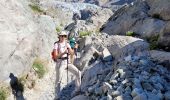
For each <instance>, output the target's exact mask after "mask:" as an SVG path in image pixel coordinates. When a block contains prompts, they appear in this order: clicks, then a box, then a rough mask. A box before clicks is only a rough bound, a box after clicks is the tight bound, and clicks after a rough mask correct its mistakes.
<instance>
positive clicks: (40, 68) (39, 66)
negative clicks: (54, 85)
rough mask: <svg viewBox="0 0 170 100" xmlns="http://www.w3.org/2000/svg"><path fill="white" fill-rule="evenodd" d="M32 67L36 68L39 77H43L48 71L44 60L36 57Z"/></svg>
mask: <svg viewBox="0 0 170 100" xmlns="http://www.w3.org/2000/svg"><path fill="white" fill-rule="evenodd" d="M32 67H33V69H34V70H35V72H36V73H37V74H38V77H39V78H43V76H44V75H45V73H46V68H45V64H44V61H43V60H41V59H39V58H37V59H35V61H34V63H33V66H32Z"/></svg>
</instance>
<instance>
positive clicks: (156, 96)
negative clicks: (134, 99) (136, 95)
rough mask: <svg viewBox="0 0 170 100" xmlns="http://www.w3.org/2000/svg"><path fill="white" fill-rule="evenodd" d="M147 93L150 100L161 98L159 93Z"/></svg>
mask: <svg viewBox="0 0 170 100" xmlns="http://www.w3.org/2000/svg"><path fill="white" fill-rule="evenodd" d="M146 95H147V97H148V100H161V99H160V98H159V96H158V95H156V94H153V93H151V92H147V93H146Z"/></svg>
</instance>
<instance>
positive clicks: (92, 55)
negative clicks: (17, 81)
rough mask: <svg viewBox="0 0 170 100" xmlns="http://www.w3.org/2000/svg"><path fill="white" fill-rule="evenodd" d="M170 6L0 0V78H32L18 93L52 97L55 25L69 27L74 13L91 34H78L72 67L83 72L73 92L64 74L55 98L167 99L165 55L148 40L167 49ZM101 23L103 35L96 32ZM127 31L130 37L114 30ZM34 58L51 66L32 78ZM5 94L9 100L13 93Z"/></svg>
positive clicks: (152, 1) (169, 79)
mask: <svg viewBox="0 0 170 100" xmlns="http://www.w3.org/2000/svg"><path fill="white" fill-rule="evenodd" d="M85 2H90V1H85ZM102 2H106V1H102ZM113 2H114V3H115V2H118V3H121V2H119V0H118V1H115V0H114V1H112V3H113ZM127 2H128V1H127ZM129 2H130V1H129ZM37 7H38V8H37ZM168 7H169V2H168V1H167V0H138V1H137V2H135V3H132V4H130V5H128V6H124V7H123V8H121V9H120V10H118V11H116V12H115V13H114V14H113V12H112V11H111V10H108V9H105V8H101V7H99V6H96V5H91V4H84V3H80V2H79V3H68V2H67V3H66V2H60V1H55V0H41V1H39V0H29V1H24V0H13V1H9V2H6V1H5V0H2V1H1V2H0V12H1V15H0V35H1V37H0V41H1V42H0V44H1V45H2V46H1V49H0V51H1V53H0V69H1V70H0V73H1V74H0V82H1V83H2V82H4V83H6V84H9V78H8V77H9V73H13V74H14V75H16V76H17V77H20V76H22V75H25V74H27V76H28V78H27V79H28V80H27V81H28V83H30V82H29V81H35V84H34V85H35V86H34V87H31V88H29V86H28V87H26V88H25V92H24V93H23V96H24V98H25V99H30V100H53V99H54V98H55V84H56V83H55V78H56V76H55V75H56V72H55V67H54V66H55V63H54V62H52V61H51V56H50V53H51V50H52V48H53V43H54V42H55V41H56V40H57V34H56V32H55V30H56V29H57V31H61V30H63V29H64V28H65V29H69V27H68V26H69V25H70V27H71V28H72V27H73V26H74V25H73V24H72V23H73V20H72V17H73V13H75V12H77V13H78V14H80V16H81V18H80V19H79V20H78V25H77V26H76V28H77V30H78V31H79V32H80V31H90V32H91V34H89V36H84V37H83V36H82V37H81V38H79V39H78V42H79V43H80V45H79V50H78V54H80V57H79V58H77V59H76V60H77V61H76V62H75V65H76V66H77V67H78V68H79V69H80V70H81V72H82V84H81V92H80V93H79V94H78V95H77V96H75V97H72V96H71V93H72V92H73V90H74V87H75V85H74V75H72V74H70V73H69V84H68V85H67V87H65V89H63V90H62V97H61V98H60V99H61V100H70V99H71V100H96V99H97V100H170V95H169V94H170V72H169V68H170V67H169V62H170V59H169V58H170V57H169V56H170V54H169V52H165V51H158V50H152V51H150V44H149V43H148V42H147V41H146V40H148V41H149V40H150V41H151V40H152V39H153V41H154V43H155V41H156V44H157V45H159V46H161V47H164V48H163V49H166V50H167V51H168V50H169V14H167V13H168V12H169V10H168ZM112 14H113V16H112V17H110V16H111V15H112ZM109 17H110V18H109ZM108 18H109V20H108ZM107 20H108V22H107V23H106V24H105V25H103V24H104V23H105V22H106V21H107ZM72 25H73V26H72ZM102 25H103V27H102V28H101V30H102V33H99V32H98V34H96V33H97V31H99V30H98V29H99V28H100V27H101V26H102ZM59 27H60V28H61V29H59ZM66 27H67V28H66ZM127 31H131V32H132V33H133V32H134V33H135V34H134V36H135V37H132V36H120V35H127V34H126V33H127ZM104 32H105V33H104ZM137 37H138V38H137ZM140 38H143V39H140ZM150 41H149V42H150ZM153 41H151V42H153ZM37 57H38V58H41V59H45V60H46V61H47V63H48V64H47V66H49V67H48V69H49V70H48V72H47V74H46V75H45V76H44V78H42V79H35V80H33V79H34V77H36V75H35V76H34V74H35V71H33V72H32V64H33V61H34V60H35V58H37ZM34 70H35V69H34ZM63 74H64V75H65V76H66V72H65V73H63ZM24 85H25V84H24ZM31 85H32V83H31ZM8 99H9V100H13V95H12V93H11V95H10V96H9V98H8Z"/></svg>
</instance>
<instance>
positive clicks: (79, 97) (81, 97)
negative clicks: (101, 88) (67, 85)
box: [71, 95, 88, 100]
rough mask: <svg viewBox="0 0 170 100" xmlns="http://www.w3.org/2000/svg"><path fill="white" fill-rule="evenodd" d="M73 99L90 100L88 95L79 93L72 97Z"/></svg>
mask: <svg viewBox="0 0 170 100" xmlns="http://www.w3.org/2000/svg"><path fill="white" fill-rule="evenodd" d="M71 100H88V97H87V96H84V95H78V96H76V97H74V98H72V99H71Z"/></svg>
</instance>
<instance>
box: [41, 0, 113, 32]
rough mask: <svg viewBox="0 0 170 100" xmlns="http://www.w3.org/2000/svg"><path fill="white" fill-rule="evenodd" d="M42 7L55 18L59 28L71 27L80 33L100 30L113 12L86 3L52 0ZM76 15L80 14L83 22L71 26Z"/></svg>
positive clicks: (45, 2) (42, 4)
mask: <svg viewBox="0 0 170 100" xmlns="http://www.w3.org/2000/svg"><path fill="white" fill-rule="evenodd" d="M40 6H41V7H42V8H43V9H44V11H45V12H46V14H47V15H50V16H52V17H54V20H55V22H56V24H57V26H60V27H62V28H63V27H67V25H70V26H69V27H74V28H76V30H80V31H96V30H99V28H100V27H101V26H102V25H103V23H105V22H106V21H107V19H108V18H109V17H110V16H111V15H112V11H111V10H109V9H106V8H101V7H99V6H96V5H92V4H86V3H66V2H59V1H54V0H51V1H42V2H40ZM63 12H64V13H63ZM74 13H78V14H79V15H80V20H81V21H80V22H78V24H77V25H76V26H74V24H70V23H72V22H73V15H74ZM67 30H68V29H67Z"/></svg>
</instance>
